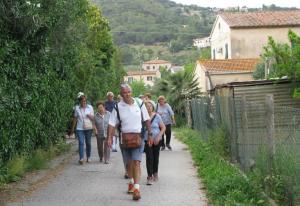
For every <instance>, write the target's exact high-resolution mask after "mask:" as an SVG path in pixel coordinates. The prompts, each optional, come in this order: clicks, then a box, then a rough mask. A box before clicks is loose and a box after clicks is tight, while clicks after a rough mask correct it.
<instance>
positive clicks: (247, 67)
mask: <svg viewBox="0 0 300 206" xmlns="http://www.w3.org/2000/svg"><path fill="white" fill-rule="evenodd" d="M259 61H260V60H259V59H217V60H199V64H200V65H201V67H202V68H204V69H205V70H206V71H208V72H214V73H232V72H252V71H253V70H254V69H255V67H256V65H257V64H258V63H259Z"/></svg>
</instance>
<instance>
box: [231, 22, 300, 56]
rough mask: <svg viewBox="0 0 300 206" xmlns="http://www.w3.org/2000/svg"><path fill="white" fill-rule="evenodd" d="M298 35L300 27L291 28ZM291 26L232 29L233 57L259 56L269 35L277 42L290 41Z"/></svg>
mask: <svg viewBox="0 0 300 206" xmlns="http://www.w3.org/2000/svg"><path fill="white" fill-rule="evenodd" d="M291 29H292V30H293V31H294V32H296V33H297V34H298V35H299V34H300V27H298V28H291ZM288 30H289V28H248V29H245V28H243V29H232V30H231V45H232V46H231V47H232V48H231V49H232V55H231V58H232V59H235V58H257V57H259V55H261V54H262V53H263V47H264V46H265V45H267V42H268V37H269V36H272V37H273V38H274V40H275V41H276V42H281V43H288Z"/></svg>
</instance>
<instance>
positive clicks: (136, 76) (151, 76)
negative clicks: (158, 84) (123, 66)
mask: <svg viewBox="0 0 300 206" xmlns="http://www.w3.org/2000/svg"><path fill="white" fill-rule="evenodd" d="M160 78H161V74H160V71H128V72H127V75H126V76H124V82H126V83H129V84H130V83H132V82H134V81H143V82H144V83H145V85H147V86H153V85H154V82H155V80H156V79H160Z"/></svg>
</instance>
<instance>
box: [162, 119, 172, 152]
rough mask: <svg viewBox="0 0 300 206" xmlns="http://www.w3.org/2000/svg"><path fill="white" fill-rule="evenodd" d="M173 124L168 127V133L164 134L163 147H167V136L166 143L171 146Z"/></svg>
mask: <svg viewBox="0 0 300 206" xmlns="http://www.w3.org/2000/svg"><path fill="white" fill-rule="evenodd" d="M171 126H172V125H171V124H168V125H166V131H165V134H163V136H162V139H161V146H162V147H165V146H166V145H165V135H166V143H167V145H170V141H171Z"/></svg>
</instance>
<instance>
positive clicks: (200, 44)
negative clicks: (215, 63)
mask: <svg viewBox="0 0 300 206" xmlns="http://www.w3.org/2000/svg"><path fill="white" fill-rule="evenodd" d="M193 41H194V43H193V46H194V47H197V48H198V49H201V48H206V47H210V37H205V38H198V39H193Z"/></svg>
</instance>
